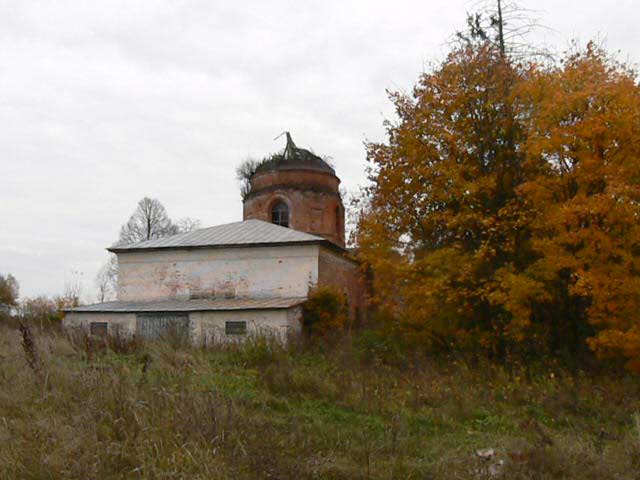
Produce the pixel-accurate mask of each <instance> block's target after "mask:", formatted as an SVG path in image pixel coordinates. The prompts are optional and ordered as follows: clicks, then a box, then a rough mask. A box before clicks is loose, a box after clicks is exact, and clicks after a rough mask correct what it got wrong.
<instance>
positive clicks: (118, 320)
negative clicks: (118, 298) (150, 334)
mask: <svg viewBox="0 0 640 480" xmlns="http://www.w3.org/2000/svg"><path fill="white" fill-rule="evenodd" d="M300 314H301V310H300V307H292V308H289V309H277V310H234V311H209V312H190V313H189V329H190V332H191V338H192V340H193V341H194V342H196V343H200V342H205V343H211V342H224V341H237V340H240V341H241V340H244V339H246V338H247V337H250V336H255V335H264V336H274V337H276V338H278V339H279V340H282V341H286V339H287V338H288V336H289V335H290V334H295V333H299V332H300V330H301V325H300ZM227 321H245V322H247V334H246V335H226V334H225V323H226V322H227ZM92 322H106V323H108V324H109V333H110V334H112V335H113V334H116V333H120V334H123V335H133V334H135V333H136V314H135V313H100V312H70V313H67V314H66V315H65V318H64V321H63V325H64V326H65V327H70V328H77V327H80V328H83V329H85V330H86V331H89V326H90V324H91V323H92Z"/></svg>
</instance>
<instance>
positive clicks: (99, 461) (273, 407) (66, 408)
mask: <svg viewBox="0 0 640 480" xmlns="http://www.w3.org/2000/svg"><path fill="white" fill-rule="evenodd" d="M32 333H33V337H34V340H35V350H34V352H33V355H36V356H37V359H38V360H37V361H38V363H37V368H33V366H32V363H33V362H32V360H31V359H30V355H31V353H28V352H29V350H28V349H27V350H25V348H24V346H23V337H21V335H20V332H18V331H17V330H10V329H7V328H3V329H0V478H6V479H14V478H21V479H22V478H24V479H48V478H51V479H53V478H78V479H91V478H101V479H102V478H106V479H108V478H202V479H205V478H206V479H210V478H213V479H223V478H225V479H227V478H228V479H244V478H246V479H252V478H274V479H275V478H277V479H288V478H290V479H304V478H327V479H358V478H362V479H366V478H371V479H394V478H395V479H412V478H415V479H425V478H427V479H456V478H474V479H475V478H477V479H483V478H505V479H525V478H533V479H551V478H567V479H573V478H575V479H591V478H593V479H603V478H620V479H638V478H639V477H638V472H640V382H639V381H638V379H636V378H632V377H628V376H616V377H611V376H602V375H600V376H594V375H586V374H578V375H568V374H565V373H564V372H563V371H561V370H560V371H558V370H554V371H549V370H544V371H543V370H541V369H539V371H538V373H534V374H533V376H532V377H531V378H530V380H525V379H524V377H521V376H519V374H518V371H511V372H507V371H505V370H504V369H501V368H498V367H495V366H490V365H481V366H478V367H474V368H470V367H468V366H466V364H464V363H459V362H455V361H451V362H444V361H439V362H435V361H428V360H425V359H421V361H420V362H417V361H412V362H404V363H402V362H399V363H398V362H396V363H397V364H396V365H395V366H389V365H386V364H385V363H383V362H381V361H380V360H379V359H377V358H376V357H375V356H373V357H372V356H371V355H363V354H362V352H361V351H358V349H356V348H355V347H353V345H352V343H351V342H347V341H345V342H344V343H343V344H341V345H338V346H334V347H332V348H327V349H325V351H324V352H323V351H319V350H318V349H305V348H301V347H295V348H292V349H291V350H289V351H285V350H283V349H282V348H280V347H279V346H278V345H276V344H274V343H271V342H269V341H266V340H264V341H263V340H256V341H253V342H250V343H249V344H247V345H246V346H242V347H241V346H229V347H223V346H214V347H211V348H208V349H196V348H187V347H184V346H180V345H173V346H172V345H170V344H158V345H140V344H137V343H135V342H134V343H132V342H127V341H125V340H124V339H116V340H114V341H111V342H110V344H109V345H102V344H100V343H98V342H95V341H91V340H89V339H86V338H82V337H76V338H68V337H66V336H64V335H63V334H61V333H39V332H37V331H34V332H32ZM25 353H27V354H26V355H25ZM365 359H366V361H365ZM485 448H493V449H494V450H495V452H494V454H493V455H491V456H489V457H490V458H482V457H481V456H479V455H477V454H476V453H475V452H476V451H477V450H479V449H485Z"/></svg>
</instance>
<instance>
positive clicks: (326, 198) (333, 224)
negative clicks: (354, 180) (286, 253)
mask: <svg viewBox="0 0 640 480" xmlns="http://www.w3.org/2000/svg"><path fill="white" fill-rule="evenodd" d="M339 184H340V180H339V179H338V178H337V177H336V176H335V175H331V174H327V173H324V172H316V171H309V170H285V171H274V172H266V173H261V174H258V175H256V177H255V178H254V179H253V180H252V189H251V193H250V194H249V195H248V196H247V197H246V199H245V201H244V205H243V215H244V220H248V219H252V218H254V219H258V220H264V221H266V222H270V221H271V208H272V207H273V205H274V204H275V203H276V202H278V201H283V202H284V203H286V204H287V206H288V207H289V226H290V227H291V228H293V229H295V230H299V231H302V232H307V233H311V234H314V235H318V236H321V237H324V238H326V239H327V240H330V241H332V242H333V243H335V244H337V245H340V246H341V247H344V206H343V205H342V199H341V198H340V194H339V190H338V186H339Z"/></svg>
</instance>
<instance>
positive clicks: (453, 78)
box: [357, 45, 640, 368]
mask: <svg viewBox="0 0 640 480" xmlns="http://www.w3.org/2000/svg"><path fill="white" fill-rule="evenodd" d="M391 99H392V101H393V102H394V103H395V106H396V112H397V115H398V117H399V118H400V121H399V122H397V123H396V124H393V125H391V124H389V125H388V132H389V140H388V142H387V143H385V144H370V145H369V146H368V157H369V160H370V162H371V164H372V180H373V185H372V187H371V188H370V190H369V194H370V195H369V197H370V198H369V200H370V202H369V204H370V207H369V209H368V210H367V211H366V212H364V214H363V215H362V216H361V221H360V224H359V229H358V235H357V239H358V246H359V250H360V254H361V258H362V259H363V260H364V261H365V262H367V263H368V264H370V265H371V266H372V268H373V271H374V273H375V275H374V282H373V286H374V291H375V295H374V297H375V301H377V303H378V304H380V305H384V306H385V307H386V308H390V309H391V310H392V311H393V312H394V313H395V315H396V316H397V317H398V318H402V319H404V320H403V323H404V327H405V330H406V332H407V334H410V335H414V334H416V332H422V333H421V334H422V335H424V337H425V338H433V337H434V336H435V337H437V338H445V337H452V338H455V339H457V340H459V341H460V343H461V344H466V345H474V344H475V345H476V346H480V347H482V348H485V349H487V350H488V351H490V352H492V353H493V354H496V355H498V356H503V355H505V353H506V350H508V349H509V348H518V349H522V348H525V349H529V350H533V351H541V350H543V351H547V352H550V353H553V352H558V351H560V350H562V351H565V352H566V353H568V354H569V355H575V354H577V353H579V352H581V351H582V350H583V347H584V346H586V345H587V340H588V346H589V347H590V348H591V349H592V350H593V351H595V352H596V353H597V354H598V355H599V356H601V357H602V358H604V357H611V356H617V357H623V358H626V359H627V361H628V366H629V367H630V368H637V367H638V365H639V364H640V340H639V338H638V332H639V331H640V222H639V219H640V87H639V86H638V84H637V82H636V77H635V73H634V72H632V71H630V70H629V69H628V68H627V67H626V66H624V65H621V64H618V63H616V62H614V61H612V60H611V59H610V58H608V57H607V55H606V53H605V52H602V51H600V50H598V49H596V48H594V47H593V46H592V45H589V46H588V48H587V49H586V50H585V51H584V52H580V53H577V54H573V55H570V56H569V57H567V58H565V59H564V61H563V62H561V63H560V64H558V65H556V66H553V67H547V66H541V65H535V64H533V65H521V64H514V63H513V62H510V61H509V60H508V59H505V58H503V57H502V56H500V55H499V53H498V52H496V51H495V49H493V48H492V47H491V46H489V45H476V46H466V47H464V48H459V49H456V50H454V51H453V52H452V53H451V54H450V55H449V57H448V58H447V60H446V61H445V62H443V64H442V65H441V66H440V67H439V68H438V69H436V70H435V71H434V72H432V73H428V74H424V75H423V76H422V77H421V78H420V81H419V82H418V84H417V86H416V87H415V89H414V92H413V95H412V96H407V95H402V94H398V93H395V94H392V95H391Z"/></svg>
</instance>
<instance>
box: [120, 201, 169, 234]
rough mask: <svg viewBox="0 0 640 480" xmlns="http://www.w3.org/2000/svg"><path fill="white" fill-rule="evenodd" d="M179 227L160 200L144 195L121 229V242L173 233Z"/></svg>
mask: <svg viewBox="0 0 640 480" xmlns="http://www.w3.org/2000/svg"><path fill="white" fill-rule="evenodd" d="M175 233H178V232H177V228H176V227H175V226H174V225H173V223H172V222H171V219H170V218H169V215H167V210H166V209H165V208H164V205H162V203H160V201H159V200H157V199H155V198H149V197H144V198H143V199H142V200H140V201H139V202H138V206H137V207H136V210H135V212H133V215H131V217H129V220H128V221H127V223H125V224H124V225H123V226H122V228H121V229H120V239H119V243H121V244H129V243H135V242H140V241H143V240H152V239H155V238H162V237H166V236H168V235H173V234H175Z"/></svg>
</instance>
